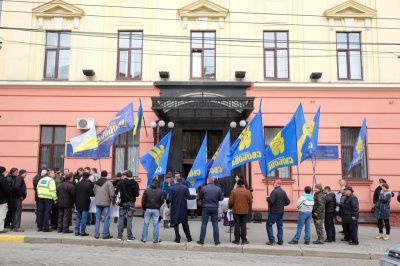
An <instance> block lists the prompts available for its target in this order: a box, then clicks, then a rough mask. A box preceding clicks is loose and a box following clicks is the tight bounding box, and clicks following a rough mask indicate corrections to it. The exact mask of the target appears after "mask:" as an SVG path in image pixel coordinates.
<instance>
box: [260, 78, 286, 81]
mask: <svg viewBox="0 0 400 266" xmlns="http://www.w3.org/2000/svg"><path fill="white" fill-rule="evenodd" d="M264 81H291V80H290V78H287V79H286V78H285V79H280V78H264Z"/></svg>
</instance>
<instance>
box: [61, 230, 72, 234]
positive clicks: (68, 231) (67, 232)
mask: <svg viewBox="0 0 400 266" xmlns="http://www.w3.org/2000/svg"><path fill="white" fill-rule="evenodd" d="M73 232H74V231H71V230H67V231H64V232H63V234H71V233H73Z"/></svg>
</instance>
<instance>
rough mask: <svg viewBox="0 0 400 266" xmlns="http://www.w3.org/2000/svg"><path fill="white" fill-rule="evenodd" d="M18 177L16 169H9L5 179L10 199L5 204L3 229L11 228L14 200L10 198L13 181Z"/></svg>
mask: <svg viewBox="0 0 400 266" xmlns="http://www.w3.org/2000/svg"><path fill="white" fill-rule="evenodd" d="M17 176H18V168H15V167H13V168H11V170H10V173H8V175H7V176H6V179H7V183H8V186H9V190H10V194H11V197H10V198H9V199H8V202H7V207H8V211H7V215H6V220H5V222H4V227H5V228H12V227H13V225H12V214H13V210H14V200H13V198H12V194H13V193H12V187H13V183H14V179H15V178H16V177H17Z"/></svg>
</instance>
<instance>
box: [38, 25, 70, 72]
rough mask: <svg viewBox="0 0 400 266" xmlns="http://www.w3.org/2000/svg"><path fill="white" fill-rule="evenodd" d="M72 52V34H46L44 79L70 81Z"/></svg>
mask: <svg viewBox="0 0 400 266" xmlns="http://www.w3.org/2000/svg"><path fill="white" fill-rule="evenodd" d="M70 50H71V32H69V31H48V32H47V33H46V59H45V60H46V61H45V71H44V78H46V79H68V77H69V61H70Z"/></svg>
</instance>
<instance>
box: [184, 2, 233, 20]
mask: <svg viewBox="0 0 400 266" xmlns="http://www.w3.org/2000/svg"><path fill="white" fill-rule="evenodd" d="M178 14H179V16H180V17H181V18H199V17H208V18H226V16H227V15H228V14H229V10H228V9H226V8H224V7H222V6H219V5H217V4H215V3H212V2H210V1H208V0H199V1H196V2H194V3H192V4H190V5H187V6H184V7H182V8H180V9H179V10H178Z"/></svg>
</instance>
